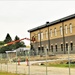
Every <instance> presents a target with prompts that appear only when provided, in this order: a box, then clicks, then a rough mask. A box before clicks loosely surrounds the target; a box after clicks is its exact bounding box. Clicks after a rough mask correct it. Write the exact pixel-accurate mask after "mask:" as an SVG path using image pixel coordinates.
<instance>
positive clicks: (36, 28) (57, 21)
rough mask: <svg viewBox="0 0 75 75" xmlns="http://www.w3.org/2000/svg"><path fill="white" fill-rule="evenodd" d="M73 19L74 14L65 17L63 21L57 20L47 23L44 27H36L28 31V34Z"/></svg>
mask: <svg viewBox="0 0 75 75" xmlns="http://www.w3.org/2000/svg"><path fill="white" fill-rule="evenodd" d="M72 18H75V14H72V15H69V16H67V17H63V18H61V19H58V20H55V21H52V22H49V23H46V24H44V25H41V26H38V27H35V28H33V29H30V30H28V32H33V31H35V30H38V29H42V28H45V27H48V26H52V25H54V24H57V23H60V22H64V21H66V20H69V19H72Z"/></svg>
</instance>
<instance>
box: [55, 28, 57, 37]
mask: <svg viewBox="0 0 75 75" xmlns="http://www.w3.org/2000/svg"><path fill="white" fill-rule="evenodd" d="M54 35H55V36H57V30H56V28H55V29H54Z"/></svg>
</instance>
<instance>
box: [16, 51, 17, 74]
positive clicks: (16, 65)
mask: <svg viewBox="0 0 75 75" xmlns="http://www.w3.org/2000/svg"><path fill="white" fill-rule="evenodd" d="M16 74H17V50H16Z"/></svg>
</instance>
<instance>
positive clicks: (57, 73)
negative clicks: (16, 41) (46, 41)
mask: <svg viewBox="0 0 75 75" xmlns="http://www.w3.org/2000/svg"><path fill="white" fill-rule="evenodd" d="M0 70H1V71H6V72H12V73H17V74H27V75H75V55H74V54H70V48H68V53H67V54H56V55H55V54H53V55H52V53H51V55H50V53H49V54H48V51H47V50H46V49H45V50H44V53H42V54H39V55H38V53H37V54H36V53H35V52H34V51H32V50H29V51H17V52H8V53H5V54H0Z"/></svg>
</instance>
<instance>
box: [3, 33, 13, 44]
mask: <svg viewBox="0 0 75 75" xmlns="http://www.w3.org/2000/svg"><path fill="white" fill-rule="evenodd" d="M11 41H12V38H11V36H10V35H9V33H7V35H6V38H5V40H4V42H5V43H8V42H11Z"/></svg>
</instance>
